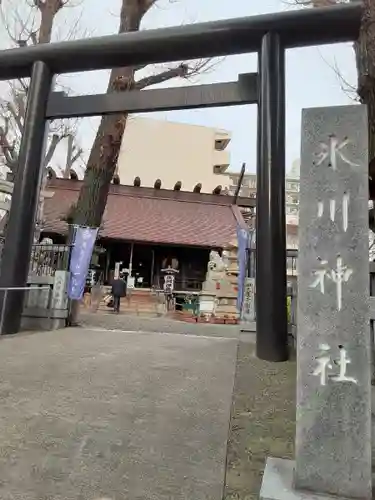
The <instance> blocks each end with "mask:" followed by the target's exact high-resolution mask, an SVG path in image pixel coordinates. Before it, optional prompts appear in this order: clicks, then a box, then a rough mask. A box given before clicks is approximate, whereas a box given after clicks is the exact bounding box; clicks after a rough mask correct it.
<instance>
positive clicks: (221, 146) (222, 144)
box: [215, 139, 225, 151]
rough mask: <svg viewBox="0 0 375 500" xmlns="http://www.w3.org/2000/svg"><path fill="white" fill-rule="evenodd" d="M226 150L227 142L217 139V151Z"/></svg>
mask: <svg viewBox="0 0 375 500" xmlns="http://www.w3.org/2000/svg"><path fill="white" fill-rule="evenodd" d="M224 148H225V141H223V140H222V139H216V140H215V149H216V151H223V149H224Z"/></svg>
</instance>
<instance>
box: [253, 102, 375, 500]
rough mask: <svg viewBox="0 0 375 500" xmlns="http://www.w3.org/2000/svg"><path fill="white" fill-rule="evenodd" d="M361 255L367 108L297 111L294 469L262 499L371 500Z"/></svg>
mask: <svg viewBox="0 0 375 500" xmlns="http://www.w3.org/2000/svg"><path fill="white" fill-rule="evenodd" d="M368 248H369V244H368V159H367V113H366V107H365V106H338V107H330V108H314V109H306V110H303V113H302V154H301V184H300V215H299V254H298V317H297V320H298V323H297V414H296V457H295V458H296V460H295V462H292V461H287V460H281V459H275V458H269V459H268V461H267V465H266V470H265V474H264V478H263V484H262V490H261V498H263V499H266V498H267V499H271V498H275V499H276V498H280V499H281V497H282V498H286V496H285V494H286V492H287V491H289V494H291V495H293V497H294V498H297V497H299V498H302V497H303V498H307V496H310V497H311V496H312V495H314V497H315V496H321V497H324V496H326V495H327V496H329V495H331V496H337V497H344V498H356V499H370V498H371V497H372V491H371V489H372V488H371V385H370V383H371V365H370V332H369V257H368Z"/></svg>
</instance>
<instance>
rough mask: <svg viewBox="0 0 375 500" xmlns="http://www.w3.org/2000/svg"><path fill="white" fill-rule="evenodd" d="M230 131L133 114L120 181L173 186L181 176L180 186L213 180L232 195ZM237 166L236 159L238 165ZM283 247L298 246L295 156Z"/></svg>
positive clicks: (248, 178) (247, 180)
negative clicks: (135, 180) (136, 179)
mask: <svg viewBox="0 0 375 500" xmlns="http://www.w3.org/2000/svg"><path fill="white" fill-rule="evenodd" d="M230 141H231V135H230V133H229V132H227V131H225V130H221V129H215V128H210V127H204V126H199V125H190V124H185V123H176V122H170V121H162V120H155V119H151V118H143V117H133V118H131V119H130V120H129V122H128V124H127V127H126V130H125V134H124V138H123V142H122V146H121V150H120V154H119V159H118V166H117V173H118V175H119V177H120V182H121V184H127V185H132V184H133V182H134V179H135V177H139V178H140V179H141V186H145V187H153V185H154V183H155V180H156V179H160V180H161V183H162V185H161V187H162V188H164V189H173V187H174V185H175V184H176V182H177V181H181V183H182V187H181V189H182V190H183V191H192V190H193V189H194V186H195V185H196V184H198V183H200V184H202V193H211V192H212V191H213V189H215V187H217V186H218V185H221V186H222V189H223V193H227V194H229V195H231V194H232V195H233V194H234V192H235V190H236V187H237V184H238V180H239V176H240V173H239V172H231V171H229V170H228V169H229V166H230V152H229V145H230ZM238 167H239V165H238ZM240 196H244V197H256V175H255V174H250V173H249V174H245V176H244V178H243V182H242V187H241V190H240ZM285 202H286V222H287V247H288V248H289V249H297V248H298V206H299V160H296V161H295V162H294V163H293V165H292V168H291V169H290V170H289V172H288V173H287V176H286V180H285Z"/></svg>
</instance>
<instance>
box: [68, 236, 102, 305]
mask: <svg viewBox="0 0 375 500" xmlns="http://www.w3.org/2000/svg"><path fill="white" fill-rule="evenodd" d="M97 235H98V228H94V229H92V228H89V227H77V228H76V231H75V238H74V245H73V250H72V255H71V259H70V281H69V288H68V297H69V298H70V299H73V300H80V299H81V298H82V296H83V292H84V289H85V284H86V277H87V272H88V270H89V266H90V262H91V257H92V252H93V249H94V245H95V241H96V237H97Z"/></svg>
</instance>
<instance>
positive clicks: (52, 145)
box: [43, 134, 62, 168]
mask: <svg viewBox="0 0 375 500" xmlns="http://www.w3.org/2000/svg"><path fill="white" fill-rule="evenodd" d="M61 139H62V137H61V136H59V135H57V134H53V136H52V139H51V142H50V145H49V147H48V150H47V153H46V156H45V157H44V161H43V167H44V168H46V167H47V166H48V164H49V162H50V161H51V160H52V157H53V155H54V153H55V151H56V148H57V145H58V144H59V142H60V141H61Z"/></svg>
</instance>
